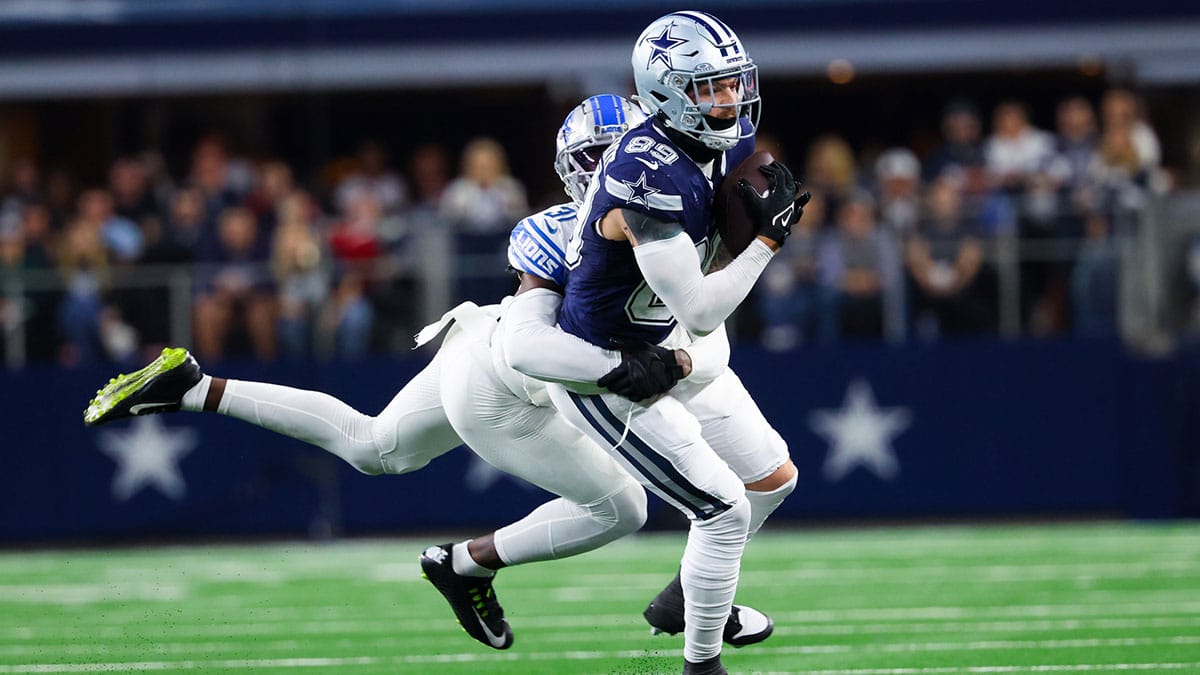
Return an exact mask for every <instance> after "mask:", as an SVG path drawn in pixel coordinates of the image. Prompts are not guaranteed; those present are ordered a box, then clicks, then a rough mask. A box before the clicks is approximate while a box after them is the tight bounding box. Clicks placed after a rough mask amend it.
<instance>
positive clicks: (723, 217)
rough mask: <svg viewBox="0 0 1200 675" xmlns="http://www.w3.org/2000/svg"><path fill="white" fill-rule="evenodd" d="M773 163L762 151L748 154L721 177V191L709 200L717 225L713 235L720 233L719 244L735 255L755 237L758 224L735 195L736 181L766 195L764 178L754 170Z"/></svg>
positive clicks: (767, 153) (765, 178) (772, 159)
mask: <svg viewBox="0 0 1200 675" xmlns="http://www.w3.org/2000/svg"><path fill="white" fill-rule="evenodd" d="M773 161H775V158H774V157H772V156H771V153H769V152H767V151H765V150H760V151H758V152H756V153H754V154H752V155H750V156H749V157H747V158H746V159H745V160H744V161H742V163H741V164H738V165H737V167H735V168H734V169H733V171H730V172H729V174H728V175H726V176H725V180H724V181H723V182H722V183H721V189H720V190H718V191H717V194H716V196H715V197H714V198H713V221H714V222H715V223H716V225H717V232H720V233H721V241H723V242H725V247H726V248H728V249H729V252H730V253H731V254H733V255H735V256H736V255H738V254H739V253H741V252H742V251H744V250H746V247H747V246H749V245H750V242H752V241H754V237H755V236H757V235H758V223H755V222H754V221H753V220H752V219H751V217H750V212H749V211H747V210H746V203H745V201H743V200H742V198H741V197H739V196H738V193H737V184H738V181H741V180H744V181H746V182H747V183H749V184H750V185H751V187H753V188H754V189H755V190H758V192H759V194H762V193H763V192H766V190H767V177H766V176H764V175H763V174H762V172H761V171H759V170H758V167H760V166H763V165H765V164H770V163H771V162H773Z"/></svg>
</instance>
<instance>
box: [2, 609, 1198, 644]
mask: <svg viewBox="0 0 1200 675" xmlns="http://www.w3.org/2000/svg"><path fill="white" fill-rule="evenodd" d="M1196 615H1200V602H1195V601H1193V602H1168V603H1164V602H1126V603H1112V604H1065V605H1045V604H1042V605H1000V606H991V607H987V606H984V607H979V606H973V607H953V606H946V607H896V608H861V609H828V610H799V611H792V612H772V617H773V618H774V619H775V623H776V625H786V624H789V623H790V624H843V623H847V622H879V621H899V622H911V621H970V620H985V619H1025V620H1028V619H1052V618H1061V619H1086V618H1089V617H1091V618H1119V617H1128V616H1145V617H1149V618H1155V617H1164V616H1196ZM186 616H187V615H185V614H180V615H176V616H173V617H171V624H169V625H164V622H163V621H161V620H154V621H153V622H151V623H145V624H137V623H135V624H120V623H114V622H113V621H110V620H109V619H108V618H106V619H105V623H104V625H93V623H94V622H92V621H90V620H89V621H88V622H69V621H64V620H63V619H62V618H57V619H56V620H55V621H54V622H53V623H50V624H47V625H44V626H37V627H33V626H30V625H21V626H10V627H4V628H0V638H6V639H16V640H37V639H46V638H49V637H53V636H63V637H68V638H71V639H76V638H77V637H78V635H79V631H80V630H81V629H86V631H87V634H88V635H89V636H90V637H93V638H101V639H122V638H128V637H129V636H141V637H154V636H163V637H175V638H181V637H209V636H239V635H259V636H262V635H278V634H286V635H296V634H300V635H335V634H359V635H361V634H395V632H396V631H410V632H418V631H422V630H428V629H429V626H430V624H431V622H430V621H429V620H426V619H394V618H387V617H381V618H378V619H357V620H343V619H338V620H303V621H287V620H271V619H264V620H256V621H232V620H230V621H225V620H221V619H216V620H213V619H211V618H209V617H207V616H206V617H202V619H203V623H196V624H181V623H179V622H180V621H181V620H182V619H185V618H186ZM143 618H145V617H144V615H143ZM447 620H448V619H447ZM210 621H214V622H213V623H209V622H210ZM514 621H515V622H517V624H516V625H517V626H519V627H524V628H542V629H546V628H550V629H553V628H570V627H582V628H591V627H595V626H606V625H607V626H629V625H636V626H638V627H639V628H640V627H642V621H641V619H640V618H638V617H636V616H634V615H632V614H595V615H588V614H584V615H558V616H547V615H542V616H529V617H520V618H516V617H514ZM217 622H219V623H217ZM433 625H437V624H436V622H434V623H433ZM798 630H800V631H803V630H804V627H803V626H801V627H799V628H798Z"/></svg>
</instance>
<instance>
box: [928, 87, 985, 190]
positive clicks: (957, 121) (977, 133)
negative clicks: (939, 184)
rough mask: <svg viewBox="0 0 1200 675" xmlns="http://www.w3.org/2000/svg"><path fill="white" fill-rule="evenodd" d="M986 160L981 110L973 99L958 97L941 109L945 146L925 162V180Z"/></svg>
mask: <svg viewBox="0 0 1200 675" xmlns="http://www.w3.org/2000/svg"><path fill="white" fill-rule="evenodd" d="M983 163H984V160H983V122H982V120H981V119H980V117H979V110H978V109H977V108H976V107H975V105H974V104H973V103H971V102H970V101H967V100H965V99H955V100H953V101H951V102H950V103H948V104H947V105H946V108H945V110H943V111H942V145H941V147H939V148H938V149H937V150H936V151H935V152H934V153H933V155H932V156H931V157H930V158H929V161H927V162H926V163H925V179H926V180H933V179H934V178H937V177H938V176H940V175H941V174H942V173H943V172H945V171H946V170H948V169H968V168H971V167H976V166H982V165H983Z"/></svg>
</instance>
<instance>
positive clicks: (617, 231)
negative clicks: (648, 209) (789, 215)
mask: <svg viewBox="0 0 1200 675" xmlns="http://www.w3.org/2000/svg"><path fill="white" fill-rule="evenodd" d="M601 233H602V234H603V235H604V236H605V237H607V238H609V239H618V240H622V239H623V240H628V241H629V243H630V244H632V245H633V253H634V257H635V258H636V259H637V264H638V268H639V269H640V270H641V272H642V276H643V277H645V279H646V283H647V284H648V285H649V286H650V289H651V290H652V291H654V293H655V294H656V295H658V297H659V298H660V299H661V300H662V301H663V303H665V304H666V306H667V308H668V309H670V310H671V313H672V314H673V315H674V316H675V318H676V319H677V320H678V321H679V322H680V323H681V324H683V326H684V328H686V329H687V330H688V332H690V333H692V334H693V335H700V336H704V335H708V334H709V333H712V332H713V331H714V330H716V329H717V327H719V326H721V325H722V324H723V323H724V321H725V319H726V318H728V317H729V315H730V314H732V313H733V310H735V309H737V306H738V305H739V304H741V302H742V300H744V299H745V298H746V295H747V294H749V293H750V289H751V288H753V287H754V282H756V281H757V280H758V277H759V275H760V274H762V271H763V270H764V269H765V268H766V266H767V263H769V262H770V261H771V257H772V256H773V255H774V252H773V251H772V250H771V247H769V246H768V245H767V244H764V243H763V242H762V241H761V240H755V241H753V242H751V243H750V246H748V247H746V250H745V251H742V253H741V254H740V255H738V256H737V257H736V258H734V259H733V262H731V263H729V266H727V267H726V268H725V269H723V270H721V271H720V272H714V273H712V274H709V275H707V276H705V275H704V273H703V271H702V270H701V269H700V260H699V258H698V257H697V255H696V248H695V246H694V245H693V244H692V241H691V239H689V238H688V236H687V235H686V234H685V233H684V232H683V229H682V227H681V226H680V224H679V223H671V222H664V221H662V220H658V219H656V218H654V217H652V216H649V215H646V214H644V213H641V212H639V211H633V210H630V209H614V210H612V211H609V212H608V213H607V214H605V216H604V219H603V220H602V221H601Z"/></svg>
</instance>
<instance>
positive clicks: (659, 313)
mask: <svg viewBox="0 0 1200 675" xmlns="http://www.w3.org/2000/svg"><path fill="white" fill-rule="evenodd" d="M742 124H743V125H744V126H748V123H746V122H745V120H742ZM753 152H754V138H753V137H751V138H746V139H744V140H742V141H741V142H740V143H738V145H736V146H735V147H734V148H733V149H731V150H729V151H727V152H724V153H722V154H721V155H719V156H718V157H717V158H716V159H715V160H714V161H713V163H712V167H711V177H710V175H707V174H706V172H705V171H704V170H703V169H701V168H700V166H698V165H697V164H696V163H695V162H694V161H692V160H691V159H690V158H689V157H688V156H687V155H685V154H683V151H682V150H680V149H678V148H677V147H676V146H675V144H674V143H672V142H671V141H670V140H669V139H668V138H667V137H666V136H665V135H664V134H663V133H662V131H660V130H659V129H658V128H657V127H656V126H655V124H654V120H653V119H651V120H647V121H646V122H644V123H642V124H641V125H639V126H637V127H635V128H633V129H630V130H629V132H628V133H626V134H625V135H624V136H623V137H621V139H620V140H619V141H618V142H616V143H614V144H613V145H611V146H609V148H608V150H607V151H605V153H604V157H603V159H601V161H600V165H599V166H598V167H597V168H596V174H595V175H594V176H593V178H592V181H591V184H590V185H589V187H588V193H587V197H586V199H585V200H584V203H583V205H582V207H581V208H580V209H579V219H578V221H577V222H576V225H575V230H574V232H573V233H572V235H571V239H570V241H569V243H568V247H567V267H568V269H569V273H568V274H567V287H566V296H565V297H564V299H563V305H562V313H561V315H560V317H559V322H560V325H561V326H562V328H563V330H565V331H567V332H568V333H571V334H572V335H576V336H578V337H580V338H583V339H584V340H587V341H588V342H590V343H592V344H594V345H597V346H600V347H604V348H612V347H614V346H616V345H620V344H622V343H627V342H641V341H646V342H653V343H659V342H662V341H663V340H665V339H666V337H667V335H669V334H670V332H671V329H672V328H673V327H674V325H675V317H674V316H673V315H672V314H671V311H670V310H669V309H667V306H666V305H665V304H663V302H662V300H660V299H659V298H658V296H657V295H655V293H654V291H652V290H651V289H650V287H649V286H648V285H647V284H646V280H645V279H644V278H643V277H642V273H641V270H639V269H638V266H637V261H636V259H635V258H634V255H633V246H632V245H631V244H630V243H629V242H628V241H612V240H609V239H605V238H604V237H603V236H601V234H600V231H599V223H600V219H601V218H603V217H604V215H605V214H606V213H608V212H609V211H611V210H612V209H630V210H633V211H638V212H641V213H645V214H647V215H649V216H651V217H653V218H655V219H657V220H661V221H669V222H677V223H679V224H680V225H681V226H682V227H683V230H684V232H686V233H687V236H688V237H690V238H691V240H692V242H693V243H694V244H695V245H696V253H697V255H698V256H699V259H700V264H701V265H702V266H704V267H705V268H706V267H707V265H708V262H709V261H710V260H711V258H712V255H713V253H715V248H716V247H715V240H716V234H715V229H714V226H713V222H712V201H713V195H714V194H715V193H716V191H717V190H719V189H720V187H721V182H722V180H724V178H725V175H726V174H727V173H728V172H729V170H731V169H733V168H734V167H736V166H737V165H738V164H740V163H741V162H742V160H744V159H746V158H747V157H749V156H750V154H751V153H753Z"/></svg>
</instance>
